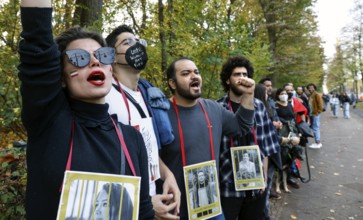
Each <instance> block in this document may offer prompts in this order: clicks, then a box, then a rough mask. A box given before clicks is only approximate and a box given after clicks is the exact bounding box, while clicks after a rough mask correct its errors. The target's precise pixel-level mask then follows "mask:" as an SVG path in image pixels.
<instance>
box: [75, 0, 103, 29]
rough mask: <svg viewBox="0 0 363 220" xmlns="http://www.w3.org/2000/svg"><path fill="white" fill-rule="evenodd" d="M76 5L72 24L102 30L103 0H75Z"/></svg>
mask: <svg viewBox="0 0 363 220" xmlns="http://www.w3.org/2000/svg"><path fill="white" fill-rule="evenodd" d="M76 5H77V6H76V10H75V11H74V22H73V23H74V24H78V25H80V26H81V27H88V28H90V29H92V30H95V31H100V29H101V28H102V6H103V0H76Z"/></svg>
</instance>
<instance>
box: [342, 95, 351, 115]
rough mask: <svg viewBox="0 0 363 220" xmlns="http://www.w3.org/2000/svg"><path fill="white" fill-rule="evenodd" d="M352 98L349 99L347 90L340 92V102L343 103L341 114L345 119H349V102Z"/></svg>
mask: <svg viewBox="0 0 363 220" xmlns="http://www.w3.org/2000/svg"><path fill="white" fill-rule="evenodd" d="M351 102H352V100H351V99H350V97H349V95H348V94H347V92H344V93H342V95H341V97H340V104H342V105H343V115H344V118H345V119H349V118H350V112H349V111H350V104H351Z"/></svg>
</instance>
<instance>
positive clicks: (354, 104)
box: [350, 92, 357, 109]
mask: <svg viewBox="0 0 363 220" xmlns="http://www.w3.org/2000/svg"><path fill="white" fill-rule="evenodd" d="M350 100H351V103H352V106H353V109H355V107H356V104H357V96H356V95H355V94H354V92H352V93H351V94H350Z"/></svg>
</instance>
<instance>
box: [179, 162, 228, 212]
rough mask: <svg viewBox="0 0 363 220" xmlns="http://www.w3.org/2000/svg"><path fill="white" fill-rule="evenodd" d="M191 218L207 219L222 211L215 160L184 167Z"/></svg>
mask: <svg viewBox="0 0 363 220" xmlns="http://www.w3.org/2000/svg"><path fill="white" fill-rule="evenodd" d="M184 181H185V188H186V192H187V204H188V214H189V219H206V218H211V217H213V216H216V215H219V214H220V213H221V202H220V196H219V184H218V176H217V170H216V163H215V161H207V162H203V163H199V164H194V165H190V166H186V167H184Z"/></svg>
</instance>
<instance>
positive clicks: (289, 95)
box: [287, 92, 294, 100]
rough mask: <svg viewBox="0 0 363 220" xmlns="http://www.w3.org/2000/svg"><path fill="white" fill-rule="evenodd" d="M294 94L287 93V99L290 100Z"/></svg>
mask: <svg viewBox="0 0 363 220" xmlns="http://www.w3.org/2000/svg"><path fill="white" fill-rule="evenodd" d="M293 95H294V94H292V92H289V93H287V99H289V100H290V99H291V98H292V96H293Z"/></svg>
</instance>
